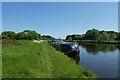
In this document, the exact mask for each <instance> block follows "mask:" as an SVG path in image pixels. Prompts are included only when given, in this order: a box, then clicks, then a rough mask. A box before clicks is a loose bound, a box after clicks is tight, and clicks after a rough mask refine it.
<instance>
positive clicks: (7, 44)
mask: <svg viewBox="0 0 120 80" xmlns="http://www.w3.org/2000/svg"><path fill="white" fill-rule="evenodd" d="M2 50H3V52H2V59H3V60H2V61H3V62H2V69H3V73H2V77H3V78H78V77H80V78H94V77H95V74H94V73H93V72H91V71H88V70H86V69H85V68H83V67H81V66H79V65H76V63H75V62H74V61H73V60H71V59H70V58H68V57H67V56H65V55H64V54H63V53H61V52H58V51H56V50H55V49H54V48H53V47H52V46H50V45H49V44H48V43H47V42H43V43H40V44H38V43H33V42H32V41H3V48H2Z"/></svg>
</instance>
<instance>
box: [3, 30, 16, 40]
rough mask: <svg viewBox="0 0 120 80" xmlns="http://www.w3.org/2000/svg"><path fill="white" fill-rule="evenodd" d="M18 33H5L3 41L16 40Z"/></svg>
mask: <svg viewBox="0 0 120 80" xmlns="http://www.w3.org/2000/svg"><path fill="white" fill-rule="evenodd" d="M15 36H16V33H15V32H13V31H4V32H2V39H14V38H15Z"/></svg>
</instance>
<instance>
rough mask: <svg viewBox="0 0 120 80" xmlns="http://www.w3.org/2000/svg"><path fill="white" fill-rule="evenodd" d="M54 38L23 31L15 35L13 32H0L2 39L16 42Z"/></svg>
mask: <svg viewBox="0 0 120 80" xmlns="http://www.w3.org/2000/svg"><path fill="white" fill-rule="evenodd" d="M53 38H54V37H52V36H49V35H41V34H39V33H37V32H36V31H31V30H24V31H22V32H19V33H15V32H14V31H4V32H2V39H16V40H39V39H43V40H50V39H53Z"/></svg>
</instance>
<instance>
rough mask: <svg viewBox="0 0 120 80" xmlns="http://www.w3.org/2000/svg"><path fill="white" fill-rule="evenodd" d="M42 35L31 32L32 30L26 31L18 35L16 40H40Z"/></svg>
mask: <svg viewBox="0 0 120 80" xmlns="http://www.w3.org/2000/svg"><path fill="white" fill-rule="evenodd" d="M40 36H41V35H40V34H38V33H37V32H35V31H31V30H24V31H23V32H19V33H18V34H17V35H16V39H18V40H20V39H27V40H33V39H35V40H38V39H39V37H40Z"/></svg>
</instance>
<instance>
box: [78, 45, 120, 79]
mask: <svg viewBox="0 0 120 80" xmlns="http://www.w3.org/2000/svg"><path fill="white" fill-rule="evenodd" d="M118 54H119V49H118V48H117V45H114V44H81V45H80V54H79V58H78V59H76V61H77V63H78V64H80V65H81V66H84V67H85V68H86V69H88V70H91V71H93V72H95V73H96V74H97V76H98V77H99V78H117V77H118Z"/></svg>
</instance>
